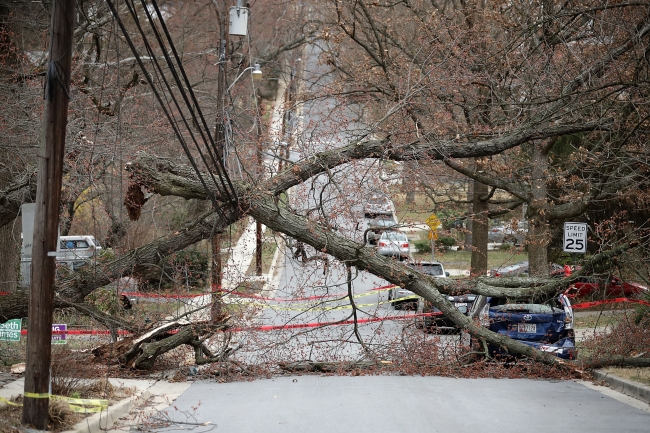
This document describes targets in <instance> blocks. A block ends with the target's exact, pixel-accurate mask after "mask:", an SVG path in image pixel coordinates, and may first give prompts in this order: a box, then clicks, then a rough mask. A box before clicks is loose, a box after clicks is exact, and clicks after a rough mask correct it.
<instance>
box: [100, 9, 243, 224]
mask: <svg viewBox="0 0 650 433" xmlns="http://www.w3.org/2000/svg"><path fill="white" fill-rule="evenodd" d="M106 1H107V4H108V6H109V8H110V9H111V12H112V14H113V16H114V17H115V19H116V21H117V23H118V25H119V27H120V30H121V31H122V34H123V35H124V38H125V40H126V42H127V44H128V46H129V48H130V49H131V51H132V53H133V55H134V57H135V59H136V61H137V63H138V65H139V66H140V69H141V70H142V72H143V74H144V76H145V78H146V80H147V83H148V84H149V86H150V87H151V89H152V92H153V94H154V96H155V97H156V99H157V100H158V103H159V104H160V106H161V109H162V110H163V113H164V115H165V117H166V118H167V120H168V121H169V124H170V126H171V127H172V130H173V131H174V134H175V135H176V138H177V139H178V141H179V143H180V144H181V147H182V148H183V150H184V151H185V154H186V155H187V157H188V159H189V161H190V164H191V166H192V168H193V170H194V171H195V173H196V174H197V176H198V178H199V180H200V182H201V184H202V185H203V188H204V189H205V190H206V192H207V193H208V196H209V197H210V200H211V201H212V204H213V206H214V208H215V210H216V211H217V213H218V214H219V215H220V217H222V218H223V219H227V217H226V215H225V213H224V211H223V209H222V207H221V206H220V205H219V203H218V201H217V199H216V197H215V196H214V194H213V192H212V190H211V189H210V188H208V185H207V183H206V180H205V179H204V178H203V176H202V174H201V172H200V170H199V168H198V166H197V164H196V161H195V160H194V157H193V156H192V153H191V151H190V149H189V146H188V145H187V143H186V141H185V138H184V137H183V135H182V133H181V131H180V129H179V126H178V122H177V121H176V119H175V118H174V115H173V113H171V112H170V110H169V109H168V108H167V106H166V104H165V103H164V102H163V98H162V96H161V95H160V92H159V91H158V89H157V87H156V85H155V84H154V82H153V79H152V77H151V75H150V74H149V72H148V70H147V68H146V67H145V65H144V63H143V61H142V59H141V58H140V55H139V54H138V51H137V49H136V48H135V45H134V43H133V41H132V39H131V37H130V36H129V34H128V32H127V30H126V27H125V25H124V23H123V22H122V20H121V18H120V17H119V14H118V12H117V9H116V8H115V5H114V3H113V1H112V0H106ZM125 3H126V5H127V8H128V9H129V12H130V14H131V16H132V18H133V20H134V22H135V24H136V26H137V27H138V30H139V32H140V34H141V35H142V37H143V42H144V43H145V47H146V48H147V51H148V53H149V55H150V56H151V58H152V61H153V63H154V66H155V69H154V72H158V73H160V76H161V77H162V81H163V82H164V86H165V87H166V89H167V91H168V93H169V95H170V97H171V98H172V101H173V102H174V105H176V107H177V109H178V111H179V113H180V115H181V118H182V120H183V123H184V125H185V127H186V128H187V130H188V132H189V133H190V137H191V138H192V140H193V142H194V145H195V146H196V148H197V150H198V152H199V155H201V158H202V159H203V162H204V163H205V164H206V166H207V167H209V164H208V162H207V160H206V158H205V155H204V154H203V152H202V151H201V149H200V146H199V145H198V143H197V141H196V138H195V136H194V134H193V132H192V129H191V128H190V126H189V124H188V122H187V119H186V118H185V116H184V115H183V112H182V110H181V108H180V105H179V104H178V101H177V100H176V98H175V96H174V93H173V91H172V89H171V86H170V85H169V83H168V81H167V79H166V78H165V76H164V73H163V71H162V68H161V67H160V65H159V63H158V62H157V60H156V56H155V55H154V53H153V50H152V49H151V46H150V44H149V42H148V40H147V39H146V35H145V34H144V31H143V30H142V27H141V26H140V23H139V20H138V17H137V14H136V13H135V10H134V6H133V7H132V6H131V5H130V4H129V2H128V1H126V2H125ZM146 9H147V8H146V7H145V10H146ZM149 21H150V23H151V18H150V20H149ZM163 51H164V50H163ZM170 66H171V65H170ZM156 69H157V71H156ZM179 87H180V86H179ZM197 109H198V105H197ZM190 110H191V108H190ZM217 166H218V165H217ZM220 171H221V170H218V171H217V176H218V177H219V178H220V182H217V180H216V179H215V178H214V174H213V173H212V172H211V171H210V170H208V172H209V174H210V176H211V177H212V180H213V182H214V185H215V186H216V187H217V189H218V190H219V193H220V194H223V195H225V196H227V197H229V198H230V199H231V200H232V199H233V198H234V197H236V192H235V191H234V188H232V183H231V182H230V180H229V179H228V180H227V182H226V179H225V178H227V174H225V172H224V173H221V172H220ZM219 183H221V186H220V185H219ZM225 183H228V185H229V186H230V187H231V188H232V189H231V190H230V191H228V188H226V187H225ZM222 187H223V189H222Z"/></svg>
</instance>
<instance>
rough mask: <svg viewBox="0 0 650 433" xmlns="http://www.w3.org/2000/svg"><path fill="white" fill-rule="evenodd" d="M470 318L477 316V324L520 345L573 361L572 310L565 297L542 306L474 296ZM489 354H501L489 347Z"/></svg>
mask: <svg viewBox="0 0 650 433" xmlns="http://www.w3.org/2000/svg"><path fill="white" fill-rule="evenodd" d="M470 315H471V316H478V318H479V321H480V323H481V325H483V326H485V327H488V328H489V329H490V330H491V331H493V332H497V333H499V334H502V335H505V336H508V337H510V338H512V339H515V340H518V341H520V342H522V343H524V344H527V345H529V346H532V347H534V348H536V349H539V350H542V351H544V352H549V353H552V354H553V355H555V356H557V357H559V358H564V359H575V358H576V356H577V349H576V347H575V332H574V330H573V309H572V308H571V301H570V300H569V298H568V297H567V296H566V295H564V294H561V295H559V296H558V297H557V298H551V299H549V300H548V301H547V302H544V303H533V302H530V300H523V301H520V302H519V303H515V302H512V301H510V300H508V299H506V298H497V297H485V296H478V297H476V299H475V300H474V303H473V305H472V309H471V311H470ZM488 349H489V351H490V353H491V354H492V355H495V354H505V353H504V352H503V349H502V348H499V347H494V346H491V345H489V346H488Z"/></svg>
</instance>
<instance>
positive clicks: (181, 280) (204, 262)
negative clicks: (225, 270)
mask: <svg viewBox="0 0 650 433" xmlns="http://www.w3.org/2000/svg"><path fill="white" fill-rule="evenodd" d="M140 278H142V283H143V285H144V286H149V287H152V288H158V287H162V288H171V287H173V286H189V287H202V286H204V285H205V283H206V281H207V280H208V254H207V253H204V252H201V251H196V250H184V251H178V252H176V253H174V254H171V255H169V256H167V257H165V260H164V261H163V264H162V271H161V270H160V269H158V270H153V272H147V274H146V275H141V276H140Z"/></svg>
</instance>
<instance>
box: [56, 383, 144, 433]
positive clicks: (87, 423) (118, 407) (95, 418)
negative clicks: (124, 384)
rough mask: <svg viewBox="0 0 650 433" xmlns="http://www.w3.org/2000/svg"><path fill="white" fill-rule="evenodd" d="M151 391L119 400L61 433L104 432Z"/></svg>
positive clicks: (142, 400)
mask: <svg viewBox="0 0 650 433" xmlns="http://www.w3.org/2000/svg"><path fill="white" fill-rule="evenodd" d="M150 397H151V393H150V392H149V391H148V390H144V391H141V392H140V393H139V394H137V395H135V396H132V397H129V398H126V399H124V400H120V401H118V402H117V403H115V404H114V405H112V406H109V407H108V409H106V411H102V412H99V413H96V414H94V415H92V416H89V417H87V418H85V419H83V420H82V421H80V422H78V423H77V424H76V425H75V426H74V427H73V428H72V429H71V430H66V431H64V432H62V433H106V430H109V429H110V428H111V427H113V426H114V425H115V422H116V421H117V420H119V419H120V418H123V417H124V416H126V415H128V414H129V413H130V412H131V410H132V409H133V408H134V407H137V406H141V405H143V404H144V403H145V402H146V401H147V400H148V399H149V398H150Z"/></svg>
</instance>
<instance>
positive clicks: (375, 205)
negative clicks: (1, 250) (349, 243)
mask: <svg viewBox="0 0 650 433" xmlns="http://www.w3.org/2000/svg"><path fill="white" fill-rule="evenodd" d="M394 213H395V205H394V204H393V201H392V200H391V199H389V198H388V197H386V196H383V195H373V196H372V197H370V200H368V201H367V202H366V205H365V206H364V207H363V215H364V216H365V217H366V218H375V217H376V216H377V215H393V214H394Z"/></svg>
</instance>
